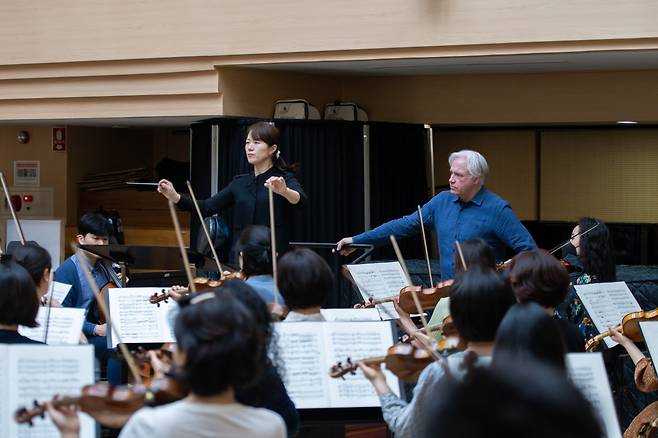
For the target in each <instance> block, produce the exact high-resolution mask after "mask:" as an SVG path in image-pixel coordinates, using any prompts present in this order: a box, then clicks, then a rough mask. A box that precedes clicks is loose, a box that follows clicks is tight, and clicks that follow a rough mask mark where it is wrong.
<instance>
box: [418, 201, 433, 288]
mask: <svg viewBox="0 0 658 438" xmlns="http://www.w3.org/2000/svg"><path fill="white" fill-rule="evenodd" d="M418 223H419V224H420V233H421V234H422V236H423V249H424V250H425V262H426V263H427V274H428V275H429V276H430V287H434V280H433V279H432V266H431V265H430V255H429V252H428V251H427V239H426V238H425V224H424V223H423V212H422V210H421V209H420V205H419V206H418Z"/></svg>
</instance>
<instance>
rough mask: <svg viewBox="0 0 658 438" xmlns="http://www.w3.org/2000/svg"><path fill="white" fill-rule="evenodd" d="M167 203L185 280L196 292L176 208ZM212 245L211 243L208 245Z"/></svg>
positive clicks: (171, 203) (192, 290)
mask: <svg viewBox="0 0 658 438" xmlns="http://www.w3.org/2000/svg"><path fill="white" fill-rule="evenodd" d="M168 203H169V213H171V220H172V222H173V223H174V229H175V230H176V240H177V241H178V248H180V255H181V257H182V258H183V264H184V267H185V274H186V275H187V281H188V284H189V285H190V286H189V290H190V292H192V293H196V286H195V285H194V278H193V277H192V271H191V270H190V260H189V259H188V257H187V251H186V250H185V244H184V243H183V235H182V233H181V230H180V223H179V222H178V216H177V215H176V210H175V209H174V203H173V202H171V201H168ZM210 246H212V244H211V245H210Z"/></svg>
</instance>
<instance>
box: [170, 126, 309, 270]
mask: <svg viewBox="0 0 658 438" xmlns="http://www.w3.org/2000/svg"><path fill="white" fill-rule="evenodd" d="M247 131H248V134H247V140H246V142H245V147H244V151H245V155H246V157H247V162H249V164H251V165H252V166H253V169H252V171H251V172H250V173H248V174H241V175H237V176H235V178H233V180H232V181H231V182H230V183H229V185H228V186H227V187H225V188H224V189H223V190H221V191H220V192H219V193H217V194H216V195H214V196H213V197H211V198H209V199H206V200H200V201H199V209H200V210H201V214H202V215H203V216H204V217H206V216H211V215H213V214H215V213H221V212H223V211H224V210H226V209H228V208H229V207H233V230H232V231H233V236H236V237H237V236H239V235H240V233H241V232H242V230H243V229H244V228H245V227H246V226H247V225H269V223H270V216H269V214H270V207H269V198H268V188H270V187H271V188H272V191H273V192H274V194H275V195H276V196H275V197H274V211H275V224H276V236H277V237H276V239H277V244H278V249H279V251H280V252H281V253H283V252H285V250H286V249H287V246H288V242H289V234H290V233H289V230H288V227H289V226H290V216H291V214H292V211H293V209H294V208H295V207H298V206H300V205H302V204H304V202H305V200H306V194H305V193H304V190H303V189H302V186H301V184H300V183H299V181H297V178H295V176H294V171H295V170H296V166H295V165H289V164H287V163H286V162H285V160H284V159H283V157H282V156H281V150H280V149H279V130H278V129H277V128H275V127H274V126H273V125H271V124H270V123H267V122H258V123H254V124H253V125H251V126H250V127H249V128H248V130H247ZM158 192H160V193H162V195H163V196H164V197H165V198H167V199H168V200H170V201H171V202H173V203H175V204H176V206H177V207H178V208H180V209H182V210H185V211H193V210H194V204H193V202H192V200H191V199H190V198H188V197H185V196H181V195H180V194H178V192H176V190H175V189H174V186H173V185H172V183H171V182H169V181H167V180H166V179H163V180H161V181H160V182H159V183H158ZM230 260H231V261H235V260H236V255H235V251H231V254H230Z"/></svg>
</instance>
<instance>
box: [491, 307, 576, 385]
mask: <svg viewBox="0 0 658 438" xmlns="http://www.w3.org/2000/svg"><path fill="white" fill-rule="evenodd" d="M566 353H567V350H566V344H565V342H564V339H563V337H562V332H561V331H560V328H559V327H558V325H557V322H556V321H555V320H554V319H553V318H551V317H550V316H549V315H548V314H547V313H546V309H544V308H543V307H542V306H541V305H539V304H537V303H535V302H532V301H528V302H526V303H523V304H521V303H519V304H515V305H513V306H512V307H511V308H510V309H509V310H508V311H507V313H506V314H505V317H504V318H503V320H502V321H501V323H500V326H499V327H498V331H497V332H496V340H495V341H494V354H493V358H492V364H493V365H502V364H505V363H510V362H514V363H515V364H517V366H519V365H520V366H523V365H524V364H526V363H528V362H532V361H539V362H542V363H543V364H545V365H548V366H552V367H554V368H555V369H557V370H560V371H561V372H563V373H564V375H565V376H566V373H567V367H566V362H565V355H566Z"/></svg>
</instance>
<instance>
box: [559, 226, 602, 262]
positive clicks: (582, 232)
mask: <svg viewBox="0 0 658 438" xmlns="http://www.w3.org/2000/svg"><path fill="white" fill-rule="evenodd" d="M599 225H601V222H599V221H596V224H594V225H592V226H591V227H589V228H588V229H587V230H585V231H581V232H580V233H578V234H576V235H575V236H571V237H569V238H568V239H567V240H565V241H564V242H563V243H561V244H559V245H558V246H556V247H555V248H553V249H552V250H550V251H548V253H549V254H555V253H556V252H557V251H559V250H561V249H562V248H564V247H565V246H567V245H568V244H569V243H570V242H571V239H575V238H576V237H579V236H584V235H585V234H587V233H589V232H590V231H592V230H593V229H594V228H596V227H598V226H599Z"/></svg>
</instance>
